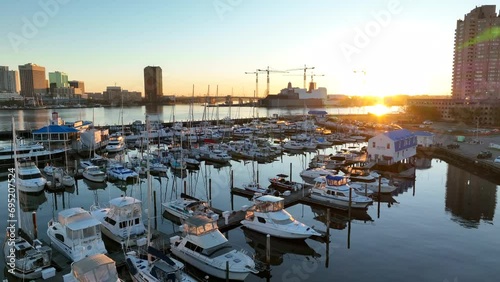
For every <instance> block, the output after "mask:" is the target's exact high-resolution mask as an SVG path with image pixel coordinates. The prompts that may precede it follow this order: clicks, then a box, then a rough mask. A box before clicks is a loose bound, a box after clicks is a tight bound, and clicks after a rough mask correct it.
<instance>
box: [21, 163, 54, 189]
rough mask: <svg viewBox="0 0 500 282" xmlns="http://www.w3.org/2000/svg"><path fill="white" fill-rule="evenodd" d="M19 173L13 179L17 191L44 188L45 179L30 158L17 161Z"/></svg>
mask: <svg viewBox="0 0 500 282" xmlns="http://www.w3.org/2000/svg"><path fill="white" fill-rule="evenodd" d="M18 170H19V174H18V176H17V178H16V179H15V180H14V183H15V184H16V187H17V189H19V191H23V192H28V193H30V192H31V193H33V192H40V191H42V190H43V189H44V188H45V184H46V183H47V180H46V179H45V178H44V177H43V176H42V174H41V173H40V169H39V168H38V167H37V166H36V165H35V162H33V161H32V160H30V159H20V160H19V161H18Z"/></svg>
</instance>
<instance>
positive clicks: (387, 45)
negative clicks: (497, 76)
mask: <svg viewBox="0 0 500 282" xmlns="http://www.w3.org/2000/svg"><path fill="white" fill-rule="evenodd" d="M485 4H496V3H494V2H486V3H485V2H482V1H475V0H461V1H452V0H440V1H429V0H419V1H417V0H399V1H397V0H386V1H382V0H380V1H379V0H352V1H334V0H324V1H322V0H206V1H201V0H179V1H168V0H155V1H136V0H135V1H129V0H106V1H103V0H39V1H34V0H6V1H2V4H0V5H1V8H0V26H2V29H1V30H2V32H1V35H0V36H1V40H0V65H6V66H9V68H11V69H17V68H18V65H20V64H25V63H28V62H31V63H35V64H38V65H42V66H44V67H45V68H46V70H47V73H48V72H50V71H56V70H58V71H63V72H66V73H67V74H68V75H69V79H70V80H83V81H84V82H85V87H86V91H87V92H102V91H103V90H105V87H106V86H108V85H114V84H115V83H116V85H119V86H122V88H124V89H128V90H136V91H141V92H144V82H143V69H144V67H145V66H148V65H157V66H161V68H162V69H163V92H164V94H168V95H170V94H176V95H191V91H192V85H193V84H194V85H195V94H196V95H201V94H206V93H207V87H208V85H210V86H211V87H210V89H211V90H210V92H211V94H215V88H216V85H219V95H227V94H231V91H232V90H233V91H234V94H235V95H247V96H250V95H253V92H254V90H255V75H248V74H245V72H250V71H255V70H256V69H264V68H266V67H267V66H269V67H270V68H271V69H275V70H286V69H293V68H301V67H303V66H304V65H307V66H310V67H315V70H314V73H316V74H324V75H325V76H317V77H315V78H314V79H315V81H316V82H317V84H318V86H323V87H326V88H327V89H328V94H349V95H363V94H376V95H391V94H398V93H405V94H449V93H450V89H451V72H452V59H453V40H454V32H455V27H456V21H457V19H463V17H464V14H466V13H468V12H470V11H471V10H472V9H473V8H474V7H476V6H480V5H485ZM499 7H500V5H497V8H499ZM354 70H357V71H358V72H357V73H354ZM362 71H365V73H366V74H363V72H362ZM308 73H312V72H311V71H310V70H308ZM302 74H303V71H294V72H290V73H289V74H281V73H272V74H271V88H270V92H271V93H276V92H278V91H279V90H280V89H282V88H284V87H285V86H286V83H287V82H288V81H291V82H292V84H293V85H294V86H300V87H302V85H303V78H302V76H301V75H302ZM47 77H48V74H47ZM307 80H308V81H309V80H310V76H308V78H307ZM265 91H266V75H265V73H262V74H259V94H260V95H263V94H264V93H265Z"/></svg>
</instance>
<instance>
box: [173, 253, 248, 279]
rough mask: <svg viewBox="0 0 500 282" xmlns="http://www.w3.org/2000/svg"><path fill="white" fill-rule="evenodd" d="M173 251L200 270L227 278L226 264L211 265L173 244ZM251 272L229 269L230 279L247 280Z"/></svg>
mask: <svg viewBox="0 0 500 282" xmlns="http://www.w3.org/2000/svg"><path fill="white" fill-rule="evenodd" d="M171 251H172V253H173V254H174V255H175V256H177V257H178V258H180V259H182V260H184V261H185V262H187V263H189V264H191V265H192V266H194V267H196V268H198V269H199V270H201V271H203V272H205V273H207V274H209V275H210V276H214V277H217V278H220V279H225V278H226V269H225V266H224V268H218V267H214V266H211V265H209V264H207V263H206V262H205V261H201V260H199V259H198V258H196V257H194V256H191V255H190V254H188V253H185V252H183V251H182V250H180V249H179V248H177V247H175V246H172V248H171ZM248 274H250V271H247V272H236V271H231V269H229V279H230V280H240V281H241V280H245V278H246V277H247V276H248Z"/></svg>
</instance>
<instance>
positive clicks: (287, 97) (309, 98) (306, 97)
mask: <svg viewBox="0 0 500 282" xmlns="http://www.w3.org/2000/svg"><path fill="white" fill-rule="evenodd" d="M326 100H327V92H326V88H324V87H320V88H317V89H316V82H310V83H309V89H304V88H298V87H292V83H291V82H288V87H287V88H284V89H281V91H280V93H278V94H276V95H268V96H267V97H266V98H264V99H262V100H261V101H260V105H261V106H263V107H270V108H276V107H277V108H281V107H308V108H320V107H323V106H324V105H325V102H326Z"/></svg>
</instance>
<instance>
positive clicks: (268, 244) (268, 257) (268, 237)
mask: <svg viewBox="0 0 500 282" xmlns="http://www.w3.org/2000/svg"><path fill="white" fill-rule="evenodd" d="M266 263H267V265H268V266H269V263H271V235H269V234H267V235H266Z"/></svg>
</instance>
